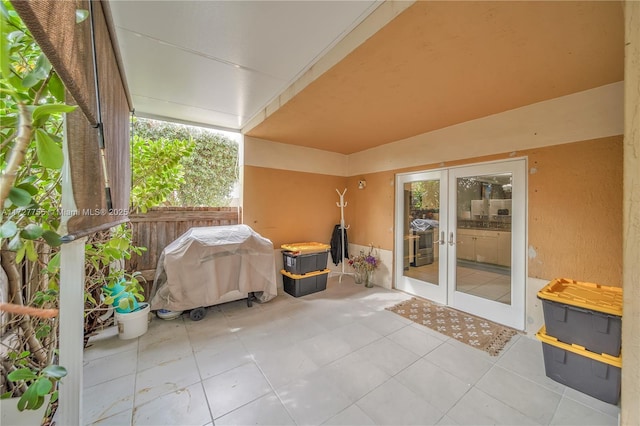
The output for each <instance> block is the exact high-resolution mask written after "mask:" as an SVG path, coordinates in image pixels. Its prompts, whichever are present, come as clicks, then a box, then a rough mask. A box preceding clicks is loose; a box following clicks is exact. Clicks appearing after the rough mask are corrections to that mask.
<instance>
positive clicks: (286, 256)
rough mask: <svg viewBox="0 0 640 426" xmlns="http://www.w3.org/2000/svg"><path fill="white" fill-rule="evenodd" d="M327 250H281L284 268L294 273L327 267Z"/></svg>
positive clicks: (299, 273) (304, 272) (321, 269)
mask: <svg viewBox="0 0 640 426" xmlns="http://www.w3.org/2000/svg"><path fill="white" fill-rule="evenodd" d="M328 257H329V252H328V251H323V252H318V253H297V252H291V251H283V252H282V263H283V265H284V270H285V271H287V272H289V273H291V274H294V275H304V274H308V273H309V272H315V271H323V270H324V269H326V267H327V259H328Z"/></svg>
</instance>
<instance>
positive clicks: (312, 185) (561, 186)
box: [244, 136, 622, 286]
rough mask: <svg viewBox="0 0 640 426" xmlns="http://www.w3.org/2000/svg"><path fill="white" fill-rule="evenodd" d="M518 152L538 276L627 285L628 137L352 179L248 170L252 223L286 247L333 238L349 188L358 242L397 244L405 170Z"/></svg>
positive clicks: (348, 219)
mask: <svg viewBox="0 0 640 426" xmlns="http://www.w3.org/2000/svg"><path fill="white" fill-rule="evenodd" d="M513 156H516V157H522V156H525V157H527V158H528V167H529V175H528V191H529V193H528V211H529V218H528V229H529V234H528V235H529V240H528V247H529V274H528V275H529V276H530V277H534V278H541V279H552V278H556V277H566V278H572V279H577V280H582V281H592V282H597V283H601V284H605V285H612V286H620V285H621V274H622V211H621V209H622V136H616V137H610V138H603V139H596V140H590V141H583V142H575V143H570V144H564V145H555V146H550V147H544V148H536V149H531V150H523V151H518V152H515V153H513V152H512V153H505V154H500V155H492V156H487V157H481V158H474V159H472V160H461V161H455V162H447V163H438V164H431V165H429V164H426V165H424V166H422V167H414V168H411V169H402V170H393V171H385V172H379V173H371V174H364V175H355V176H351V177H348V178H345V177H338V176H328V175H319V174H312V173H301V172H291V171H283V170H276V169H268V168H261V167H249V166H247V167H245V175H244V181H245V185H244V186H245V192H244V217H245V220H244V221H245V223H246V224H248V225H250V226H252V227H254V229H256V231H258V232H260V233H261V234H262V235H264V236H266V237H267V238H270V239H271V240H272V241H273V242H274V245H275V246H276V247H279V245H280V244H282V243H286V242H294V241H303V240H306V241H309V240H313V241H321V242H328V241H329V239H330V235H331V230H332V229H333V225H334V224H335V223H338V222H339V219H340V216H339V209H338V208H337V206H336V201H337V199H338V195H337V194H336V192H335V188H347V189H348V191H347V194H346V196H345V199H346V201H347V202H348V206H347V208H346V209H345V223H347V224H349V225H351V228H350V229H349V242H350V243H355V244H360V245H368V244H370V243H373V244H374V245H376V246H379V247H380V248H381V249H383V250H393V226H394V197H395V194H394V191H395V189H394V188H395V185H394V181H395V174H396V173H399V172H407V171H414V170H415V171H417V170H428V169H435V168H442V167H450V166H455V165H460V164H467V163H474V162H482V161H490V160H496V159H506V158H510V157H513ZM361 179H365V180H366V182H367V186H366V188H365V189H363V190H359V189H358V181H359V180H361Z"/></svg>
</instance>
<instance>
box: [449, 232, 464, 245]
mask: <svg viewBox="0 0 640 426" xmlns="http://www.w3.org/2000/svg"><path fill="white" fill-rule="evenodd" d="M456 244H462V241H453V232H449V245H450V246H454V245H456Z"/></svg>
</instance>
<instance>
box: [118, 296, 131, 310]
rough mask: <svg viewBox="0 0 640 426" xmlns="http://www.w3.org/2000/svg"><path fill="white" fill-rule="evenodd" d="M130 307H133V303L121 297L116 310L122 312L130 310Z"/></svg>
mask: <svg viewBox="0 0 640 426" xmlns="http://www.w3.org/2000/svg"><path fill="white" fill-rule="evenodd" d="M131 305H133V303H132V302H131V300H129V298H128V297H123V298H122V299H120V300H118V308H120V309H122V310H125V309H129V308H131V307H132V306H131Z"/></svg>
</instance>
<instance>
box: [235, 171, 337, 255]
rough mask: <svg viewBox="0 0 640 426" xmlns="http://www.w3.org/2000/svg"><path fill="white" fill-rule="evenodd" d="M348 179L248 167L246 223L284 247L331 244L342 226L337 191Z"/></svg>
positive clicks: (244, 201) (245, 186) (244, 219)
mask: <svg viewBox="0 0 640 426" xmlns="http://www.w3.org/2000/svg"><path fill="white" fill-rule="evenodd" d="M345 184H346V178H344V177H341V176H330V175H322V174H316V173H303V172H294V171H288V170H278V169H269V168H264V167H253V166H245V167H244V185H243V186H244V194H243V198H244V200H243V223H245V224H247V225H249V226H251V227H252V228H253V229H254V230H255V231H256V232H258V233H259V234H261V235H262V236H264V237H265V238H269V239H270V240H271V241H272V242H273V246H274V247H275V248H279V247H280V246H281V245H282V244H286V243H295V242H304V241H317V242H325V243H329V241H330V239H331V232H332V231H333V227H334V225H336V224H338V223H340V209H339V208H338V206H337V205H336V201H338V194H337V193H336V189H339V190H340V191H343V190H344V187H345Z"/></svg>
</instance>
